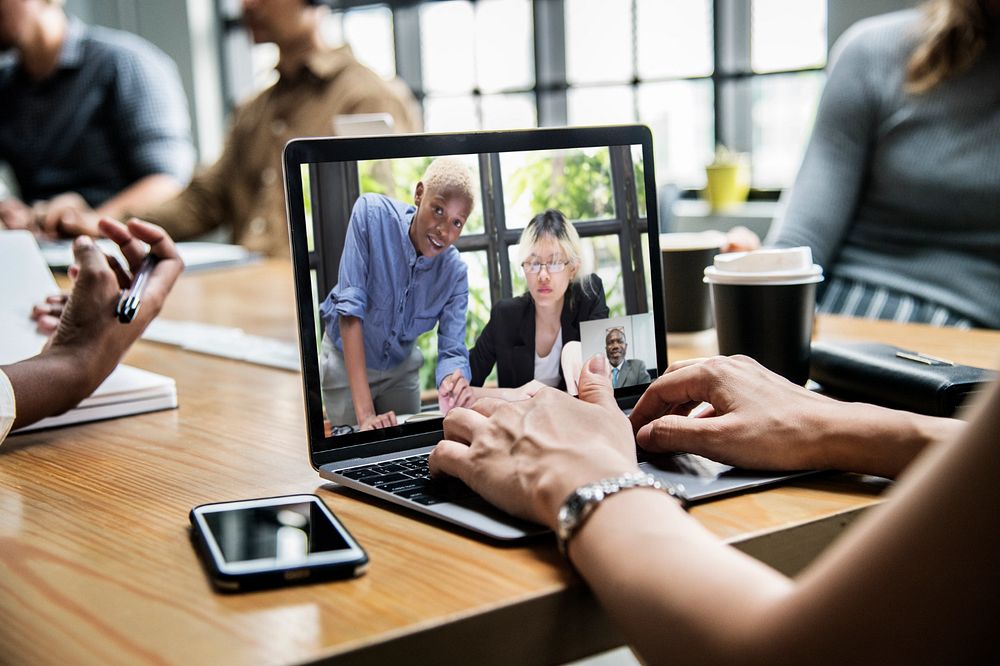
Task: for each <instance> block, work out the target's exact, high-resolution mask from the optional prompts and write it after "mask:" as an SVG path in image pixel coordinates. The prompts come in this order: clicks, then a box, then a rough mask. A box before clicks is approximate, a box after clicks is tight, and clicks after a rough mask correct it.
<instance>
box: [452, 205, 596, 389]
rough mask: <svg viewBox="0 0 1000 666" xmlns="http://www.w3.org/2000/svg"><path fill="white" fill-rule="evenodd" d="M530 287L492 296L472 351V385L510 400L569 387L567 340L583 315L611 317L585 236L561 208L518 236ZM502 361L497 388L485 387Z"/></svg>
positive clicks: (533, 222)
mask: <svg viewBox="0 0 1000 666" xmlns="http://www.w3.org/2000/svg"><path fill="white" fill-rule="evenodd" d="M519 248H520V251H521V252H520V257H521V269H522V270H523V271H524V278H525V280H527V282H528V291H527V292H526V293H524V294H522V295H520V296H516V297H514V298H507V299H503V300H501V301H498V302H497V303H495V304H494V306H493V309H492V311H491V312H490V320H489V322H488V323H487V324H486V328H484V329H483V332H482V334H481V335H480V336H479V339H478V340H476V345H475V346H474V347H473V348H472V350H471V351H470V352H469V361H470V364H471V366H472V390H473V391H474V393H476V394H477V397H478V396H481V395H485V394H487V393H488V394H490V395H494V396H495V397H503V398H506V399H508V400H517V399H521V398H527V397H530V396H531V395H532V394H534V392H535V391H537V390H538V388H539V387H541V386H542V385H546V386H554V387H557V388H561V389H564V388H565V387H566V382H565V379H564V378H563V376H562V369H561V364H560V361H561V356H562V348H563V345H565V344H566V343H567V342H570V341H571V340H576V341H579V340H580V322H581V321H589V320H592V319H606V318H607V317H608V305H607V303H606V302H605V300H604V285H603V284H602V283H601V279H600V278H599V277H597V275H594V274H586V275H581V273H580V254H581V252H580V236H579V235H578V234H577V233H576V229H574V228H573V225H572V224H570V223H569V222H568V221H567V220H566V217H565V216H564V215H563V214H562V213H560V212H559V211H558V210H547V211H545V212H544V213H541V214H539V215H536V216H535V217H534V218H532V220H531V222H529V223H528V225H527V226H526V227H525V228H524V231H523V232H522V233H521V240H520V241H519ZM494 365H496V368H497V384H498V386H499V387H500V388H499V390H497V391H493V390H489V389H481V388H477V387H482V385H483V383H484V382H485V381H486V377H487V375H489V374H490V372H491V371H492V370H493V366H494Z"/></svg>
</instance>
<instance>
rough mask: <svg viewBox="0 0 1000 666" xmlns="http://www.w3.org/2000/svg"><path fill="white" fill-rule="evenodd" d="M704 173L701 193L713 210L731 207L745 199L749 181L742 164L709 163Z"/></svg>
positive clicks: (748, 189)
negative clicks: (703, 186)
mask: <svg viewBox="0 0 1000 666" xmlns="http://www.w3.org/2000/svg"><path fill="white" fill-rule="evenodd" d="M705 175H706V177H707V178H706V181H705V189H704V191H703V193H702V194H703V196H704V197H705V200H706V201H708V206H709V208H711V209H712V210H713V211H718V210H724V209H726V208H731V207H732V206H736V205H738V204H741V203H743V202H744V201H746V200H747V194H748V193H749V192H750V183H749V182H748V179H747V175H746V168H745V167H744V166H743V165H742V164H739V163H734V164H719V165H709V166H706V167H705Z"/></svg>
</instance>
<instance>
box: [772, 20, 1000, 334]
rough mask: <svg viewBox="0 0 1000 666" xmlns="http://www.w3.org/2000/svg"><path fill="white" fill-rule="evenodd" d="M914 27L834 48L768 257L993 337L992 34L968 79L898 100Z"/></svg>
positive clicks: (999, 300)
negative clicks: (803, 253)
mask: <svg viewBox="0 0 1000 666" xmlns="http://www.w3.org/2000/svg"><path fill="white" fill-rule="evenodd" d="M920 20H921V17H920V14H919V13H918V12H917V11H915V10H910V11H903V12H895V13H892V14H887V15H884V16H879V17H876V18H873V19H868V20H865V21H862V22H860V23H858V24H857V25H855V26H854V27H852V28H851V29H850V30H849V31H848V32H846V33H845V34H844V36H843V37H842V38H841V39H840V40H839V41H838V43H837V45H836V46H835V47H834V51H833V55H832V56H831V66H830V71H829V77H828V79H827V83H826V87H825V89H824V91H823V96H822V98H821V101H820V105H819V110H818V112H817V116H816V124H815V127H814V128H813V134H812V138H811V139H810V142H809V147H808V149H807V150H806V155H805V158H804V160H803V163H802V167H801V169H800V170H799V174H798V177H797V178H796V181H795V185H794V187H793V188H792V190H791V192H790V193H789V197H788V205H787V207H786V209H785V212H784V214H783V216H782V219H781V220H780V221H778V222H777V223H776V225H775V228H774V229H773V230H772V232H771V234H770V235H769V237H768V244H770V245H777V246H783V247H788V246H796V245H808V246H810V247H811V248H812V250H813V253H814V255H815V258H816V261H817V263H819V264H820V265H821V266H823V268H824V270H825V271H826V273H827V275H828V276H830V275H833V276H840V277H843V278H847V279H851V280H857V281H860V282H864V283H869V284H875V285H881V286H885V287H887V288H889V289H892V290H895V291H898V292H901V293H904V294H910V295H912V296H915V297H918V298H922V299H926V300H928V301H931V302H934V303H939V304H941V305H944V306H946V307H948V308H949V309H951V310H952V311H954V312H955V313H956V314H960V315H964V316H966V317H969V318H971V319H972V320H973V321H974V322H979V323H980V324H981V325H984V326H988V327H991V328H1000V30H994V31H993V34H992V36H993V39H992V41H991V43H990V46H989V47H988V48H987V50H986V52H985V53H984V54H983V56H982V57H981V58H980V59H979V61H978V62H977V63H976V64H975V66H974V67H973V68H972V69H970V70H969V71H968V72H966V73H965V74H962V75H961V76H958V77H956V78H953V79H949V80H946V81H945V82H943V83H942V84H940V85H938V86H937V87H936V88H934V89H932V90H931V91H930V92H928V93H925V94H923V95H910V94H907V93H906V92H904V90H903V82H904V78H905V71H906V64H907V62H908V60H909V57H910V54H911V52H912V50H913V48H914V46H915V44H916V30H917V29H918V27H919V25H920Z"/></svg>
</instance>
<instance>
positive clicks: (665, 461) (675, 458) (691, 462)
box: [639, 453, 810, 500]
mask: <svg viewBox="0 0 1000 666" xmlns="http://www.w3.org/2000/svg"><path fill="white" fill-rule="evenodd" d="M639 467H640V468H641V469H642V470H643V471H644V472H647V473H649V474H652V475H653V476H655V477H656V478H657V479H659V480H660V481H661V482H663V483H665V484H668V485H669V486H670V487H671V488H673V489H674V491H675V492H676V493H677V494H678V495H680V496H681V497H683V498H684V499H687V500H699V499H704V498H707V497H713V496H715V495H721V494H724V493H731V492H735V491H738V490H746V489H749V488H755V487H757V486H762V485H766V484H769V483H774V482H776V481H781V480H783V479H788V478H792V477H795V476H801V475H803V474H809V473H810V472H766V471H765V472H761V471H755V470H747V469H739V468H736V467H732V466H731V465H724V464H723V463H720V462H715V461H714V460H709V459H708V458H704V457H702V456H699V455H695V454H693V453H678V454H671V455H664V456H655V457H648V458H647V459H646V460H645V461H644V462H641V463H640V464H639Z"/></svg>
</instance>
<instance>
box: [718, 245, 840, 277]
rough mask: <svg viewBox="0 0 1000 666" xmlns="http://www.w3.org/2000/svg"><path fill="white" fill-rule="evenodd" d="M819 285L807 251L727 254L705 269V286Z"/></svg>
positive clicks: (819, 270)
mask: <svg viewBox="0 0 1000 666" xmlns="http://www.w3.org/2000/svg"><path fill="white" fill-rule="evenodd" d="M822 281H823V268H822V267H821V266H819V265H818V264H814V263H813V259H812V250H811V249H809V248H808V247H789V248H780V249H767V250H754V251H752V252H728V253H726V254H719V255H716V257H715V262H714V263H713V265H711V266H709V267H708V268H706V269H705V282H707V283H709V284H775V285H780V284H810V283H813V282H822Z"/></svg>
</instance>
